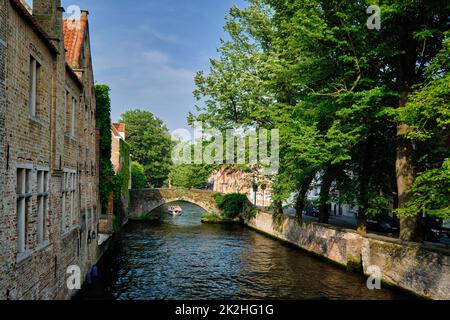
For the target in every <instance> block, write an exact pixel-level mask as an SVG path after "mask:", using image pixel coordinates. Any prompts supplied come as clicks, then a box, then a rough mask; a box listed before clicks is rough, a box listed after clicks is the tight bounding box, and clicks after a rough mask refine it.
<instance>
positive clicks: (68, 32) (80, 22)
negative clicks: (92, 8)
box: [64, 15, 87, 68]
mask: <svg viewBox="0 0 450 320" xmlns="http://www.w3.org/2000/svg"><path fill="white" fill-rule="evenodd" d="M86 26H87V16H86V15H81V18H80V19H64V47H65V49H66V60H67V62H68V63H69V64H70V65H71V66H72V67H73V68H78V67H79V61H80V56H81V50H82V48H83V41H84V34H85V32H86Z"/></svg>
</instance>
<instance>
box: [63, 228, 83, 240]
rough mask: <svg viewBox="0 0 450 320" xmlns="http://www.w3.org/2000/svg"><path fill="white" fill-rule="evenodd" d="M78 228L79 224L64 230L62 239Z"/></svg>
mask: <svg viewBox="0 0 450 320" xmlns="http://www.w3.org/2000/svg"><path fill="white" fill-rule="evenodd" d="M79 229H80V227H79V226H73V227H72V228H69V229H67V230H65V231H64V232H63V234H62V239H65V238H67V237H69V236H70V235H71V234H72V233H74V232H75V231H77V230H79Z"/></svg>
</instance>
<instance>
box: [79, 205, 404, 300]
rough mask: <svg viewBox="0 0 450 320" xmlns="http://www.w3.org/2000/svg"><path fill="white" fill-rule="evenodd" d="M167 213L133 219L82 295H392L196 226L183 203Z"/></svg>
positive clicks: (258, 238)
mask: <svg viewBox="0 0 450 320" xmlns="http://www.w3.org/2000/svg"><path fill="white" fill-rule="evenodd" d="M177 204H179V205H181V206H182V207H183V215H182V216H179V217H172V216H170V215H169V214H168V213H167V206H165V207H162V208H161V209H160V210H162V212H161V214H162V217H163V218H162V220H161V221H158V222H152V223H131V224H129V225H128V226H127V227H126V228H125V230H124V232H123V233H122V235H121V236H120V238H119V239H118V243H117V245H116V248H115V250H114V253H113V254H112V255H111V256H110V257H109V258H108V259H106V261H105V265H107V269H106V270H105V268H103V269H104V270H103V271H102V274H103V275H102V277H101V279H99V280H97V281H96V283H95V284H94V285H93V286H91V287H90V288H87V289H85V290H83V291H82V292H81V293H80V295H79V298H80V299H121V300H128V299H139V300H143V299H145V300H146V299H398V298H405V296H403V295H402V294H400V293H398V292H396V291H392V290H388V289H383V290H381V291H370V290H368V289H367V287H366V285H365V279H364V278H363V277H362V276H359V275H357V274H354V273H348V272H345V271H344V270H341V269H339V268H336V267H334V266H332V265H330V264H329V263H326V262H323V261H319V260H317V259H315V258H313V257H310V256H308V255H307V254H305V253H303V252H301V251H299V250H296V249H294V248H290V247H287V246H285V245H283V244H282V243H280V242H278V241H275V240H273V239H270V238H267V237H265V236H263V235H260V234H258V233H256V232H254V231H251V230H249V229H247V228H245V227H242V226H236V225H202V224H201V222H200V218H201V215H202V214H203V213H204V211H203V210H202V209H200V208H199V207H197V206H194V205H191V204H188V203H182V202H181V203H177Z"/></svg>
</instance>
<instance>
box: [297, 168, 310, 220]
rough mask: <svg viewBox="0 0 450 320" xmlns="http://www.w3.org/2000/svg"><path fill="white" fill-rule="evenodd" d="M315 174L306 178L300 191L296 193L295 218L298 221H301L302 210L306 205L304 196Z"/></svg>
mask: <svg viewBox="0 0 450 320" xmlns="http://www.w3.org/2000/svg"><path fill="white" fill-rule="evenodd" d="M314 177H315V174H311V175H309V176H308V177H306V178H305V179H304V180H303V182H302V183H301V185H300V189H299V191H298V195H297V199H296V202H295V216H296V217H297V218H298V219H302V217H303V210H304V209H305V204H306V196H307V194H308V191H309V187H310V186H311V183H312V181H313V180H314Z"/></svg>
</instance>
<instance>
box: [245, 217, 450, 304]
mask: <svg viewBox="0 0 450 320" xmlns="http://www.w3.org/2000/svg"><path fill="white" fill-rule="evenodd" d="M245 224H246V225H247V226H248V227H250V228H252V229H255V230H258V231H260V232H263V233H265V234H267V235H270V236H272V237H275V238H277V239H280V240H282V241H286V242H288V243H290V244H293V245H295V246H297V247H299V248H301V249H303V250H305V251H307V252H309V253H313V254H315V255H318V256H320V257H324V258H326V259H328V260H330V261H332V262H335V263H337V264H339V265H342V266H344V267H347V268H350V269H357V270H361V271H362V272H364V274H365V275H369V274H370V272H369V267H370V266H377V267H379V268H380V270H381V273H382V281H383V282H384V283H386V284H389V285H392V286H395V287H398V288H401V289H404V290H407V291H409V292H411V293H414V294H416V295H419V296H422V297H425V298H430V299H438V300H448V299H450V250H448V249H446V248H441V247H439V246H434V245H433V246H432V245H425V244H417V243H409V242H402V241H400V240H397V239H392V238H387V237H383V236H378V235H371V234H367V235H362V234H359V233H357V232H356V231H354V230H348V229H343V228H338V227H333V226H329V225H324V224H319V223H315V222H297V221H296V219H294V218H292V217H288V216H281V217H276V216H274V215H272V214H271V213H268V212H264V211H261V210H259V211H258V212H257V214H256V216H255V217H254V218H252V219H250V220H248V221H245Z"/></svg>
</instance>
